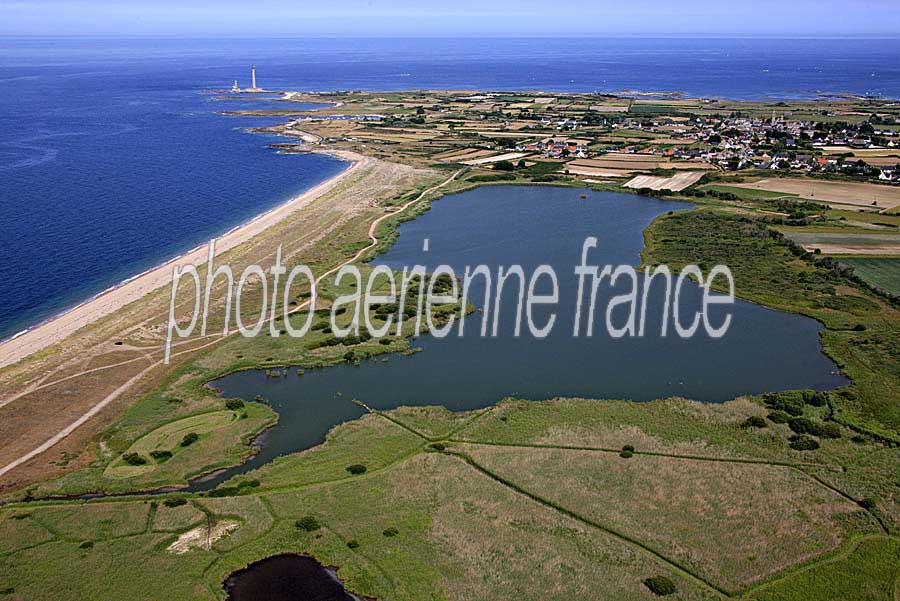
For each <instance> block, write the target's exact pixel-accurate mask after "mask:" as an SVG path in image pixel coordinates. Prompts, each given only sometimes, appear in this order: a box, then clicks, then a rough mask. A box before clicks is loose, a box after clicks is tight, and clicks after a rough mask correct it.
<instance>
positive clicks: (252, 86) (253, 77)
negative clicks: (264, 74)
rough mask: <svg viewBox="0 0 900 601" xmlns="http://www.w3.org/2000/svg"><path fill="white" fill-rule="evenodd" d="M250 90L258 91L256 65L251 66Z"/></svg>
mask: <svg viewBox="0 0 900 601" xmlns="http://www.w3.org/2000/svg"><path fill="white" fill-rule="evenodd" d="M250 89H251V90H258V89H259V88H257V87H256V65H250Z"/></svg>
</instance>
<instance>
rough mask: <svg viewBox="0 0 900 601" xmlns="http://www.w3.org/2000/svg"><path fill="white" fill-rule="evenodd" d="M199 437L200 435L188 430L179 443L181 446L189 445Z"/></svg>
mask: <svg viewBox="0 0 900 601" xmlns="http://www.w3.org/2000/svg"><path fill="white" fill-rule="evenodd" d="M199 438H200V436H199V435H198V434H197V433H196V432H188V433H187V434H185V435H184V438H182V439H181V442H180V443H179V444H180V445H181V446H183V447H189V446H191V445H192V444H194V443H195V442H197V440H198V439H199Z"/></svg>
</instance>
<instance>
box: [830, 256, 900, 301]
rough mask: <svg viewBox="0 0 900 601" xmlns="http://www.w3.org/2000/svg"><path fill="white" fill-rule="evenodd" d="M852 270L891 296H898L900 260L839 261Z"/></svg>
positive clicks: (860, 259) (858, 259) (853, 259)
mask: <svg viewBox="0 0 900 601" xmlns="http://www.w3.org/2000/svg"><path fill="white" fill-rule="evenodd" d="M841 263H845V264H847V265H849V266H850V267H852V268H853V272H854V273H855V274H856V275H858V276H859V277H861V278H862V279H864V280H865V281H867V282H868V283H870V284H872V285H873V286H875V287H876V288H881V289H882V290H885V291H886V292H890V293H891V294H900V258H865V259H863V258H856V257H854V258H852V259H841Z"/></svg>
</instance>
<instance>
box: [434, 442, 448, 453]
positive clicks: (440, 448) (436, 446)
mask: <svg viewBox="0 0 900 601" xmlns="http://www.w3.org/2000/svg"><path fill="white" fill-rule="evenodd" d="M431 448H432V449H434V450H435V451H443V450H444V449H446V448H447V447H446V446H444V444H443V443H440V442H433V443H431Z"/></svg>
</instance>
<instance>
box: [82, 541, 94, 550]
mask: <svg viewBox="0 0 900 601" xmlns="http://www.w3.org/2000/svg"><path fill="white" fill-rule="evenodd" d="M78 548H79V549H93V548H94V543H93V541H89V540H86V541H84V542H83V543H81V544H80V545H78Z"/></svg>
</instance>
